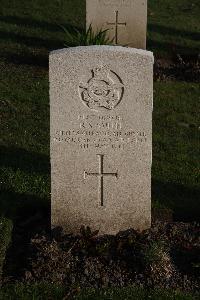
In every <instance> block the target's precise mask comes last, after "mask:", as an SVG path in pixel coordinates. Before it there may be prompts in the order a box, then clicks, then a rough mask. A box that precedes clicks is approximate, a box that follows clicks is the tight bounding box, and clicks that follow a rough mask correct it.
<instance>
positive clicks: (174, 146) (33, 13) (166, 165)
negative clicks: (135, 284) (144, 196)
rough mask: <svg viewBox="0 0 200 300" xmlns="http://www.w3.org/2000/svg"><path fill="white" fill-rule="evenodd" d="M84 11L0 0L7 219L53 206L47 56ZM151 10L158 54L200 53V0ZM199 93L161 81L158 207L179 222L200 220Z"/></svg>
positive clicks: (37, 1) (54, 0)
mask: <svg viewBox="0 0 200 300" xmlns="http://www.w3.org/2000/svg"><path fill="white" fill-rule="evenodd" d="M84 15H85V7H84V1H82V0H51V1H50V0H45V1H44V0H29V1H27V0H0V107H1V112H0V117H1V123H0V124H1V125H0V126H1V128H0V130H1V136H0V145H1V146H0V178H1V180H0V197H1V198H0V216H1V215H2V216H5V217H7V218H9V219H11V220H13V221H15V220H18V219H19V218H27V219H28V218H29V217H30V216H31V215H33V214H35V213H37V212H38V211H40V210H43V211H48V208H49V204H50V163H49V95H48V53H49V51H50V50H53V49H58V48H62V47H63V43H64V33H63V32H62V30H61V29H60V27H59V25H61V24H62V25H64V26H65V27H66V28H68V29H70V28H71V27H72V26H77V27H78V28H82V29H83V28H84V23H85V22H84ZM148 15H149V16H148V42H147V44H148V49H150V50H153V51H154V52H155V54H156V56H158V57H164V58H165V57H171V56H173V54H174V52H177V53H181V54H182V53H183V54H186V53H187V54H189V55H191V56H192V55H193V54H195V53H197V52H198V51H199V49H200V37H199V31H200V18H199V16H200V2H199V0H193V1H191V0H165V1H163V0H149V9H148ZM199 92H200V90H199V86H198V84H195V83H192V82H191V83H185V82H176V81H173V82H157V83H155V85H154V115H153V119H154V121H153V170H152V175H153V186H152V199H153V206H155V207H168V208H171V209H172V210H173V211H174V215H175V217H176V219H177V220H186V221H187V220H197V219H198V218H199V217H200V203H199V200H200V170H199V160H200V147H199V145H200V131H199V130H198V126H199V123H200V116H199V113H198V112H199V100H200V99H199ZM182 123H184V124H185V123H186V124H193V125H194V126H192V127H184V126H182V125H180V124H182ZM0 299H1V298H0ZM5 299H6V298H5ZM16 299H17V298H16ZM35 299H36V298H35ZM55 299H56V298H55ZM84 299H85V298H84ZM86 299H90V298H86ZM97 299H98V298H97ZM116 299H117V298H116ZM130 299H132V298H130ZM133 299H134V298H133ZM152 299H154V298H152ZM155 299H157V298H155ZM163 299H165V298H163ZM169 299H170V298H169ZM177 299H179V298H177ZM181 299H184V298H181ZM186 299H187V298H186ZM188 299H190V298H188Z"/></svg>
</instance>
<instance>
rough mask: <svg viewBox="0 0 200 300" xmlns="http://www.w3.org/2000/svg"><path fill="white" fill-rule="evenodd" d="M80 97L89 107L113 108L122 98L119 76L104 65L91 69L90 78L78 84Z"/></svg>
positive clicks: (122, 87)
mask: <svg viewBox="0 0 200 300" xmlns="http://www.w3.org/2000/svg"><path fill="white" fill-rule="evenodd" d="M79 89H80V95H81V99H82V100H83V101H84V103H85V104H86V105H87V106H88V107H89V108H91V109H98V108H101V107H103V108H106V109H109V110H111V109H114V108H115V107H116V106H117V105H118V104H119V102H120V101H121V100H122V97H123V94H124V85H123V83H122V80H121V78H120V77H119V76H118V75H117V74H116V73H115V72H113V71H111V70H109V69H108V68H106V67H105V66H103V67H97V68H95V69H93V70H92V78H90V79H89V80H88V82H87V83H81V84H80V85H79Z"/></svg>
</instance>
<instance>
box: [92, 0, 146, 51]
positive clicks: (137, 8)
mask: <svg viewBox="0 0 200 300" xmlns="http://www.w3.org/2000/svg"><path fill="white" fill-rule="evenodd" d="M90 24H91V25H92V28H93V30H94V31H95V32H96V31H98V30H100V29H109V31H108V36H109V38H110V39H111V40H113V42H114V43H115V44H117V45H123V46H125V45H127V46H129V47H133V48H139V49H146V28H147V0H86V26H87V28H88V27H89V26H90Z"/></svg>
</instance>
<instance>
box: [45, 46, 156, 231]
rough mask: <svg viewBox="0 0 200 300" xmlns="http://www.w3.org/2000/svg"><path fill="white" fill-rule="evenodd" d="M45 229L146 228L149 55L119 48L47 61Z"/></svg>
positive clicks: (57, 54) (72, 52) (60, 54)
mask: <svg viewBox="0 0 200 300" xmlns="http://www.w3.org/2000/svg"><path fill="white" fill-rule="evenodd" d="M50 98H51V104H50V106H51V169H52V175H51V176H52V188H51V192H52V226H63V227H64V229H65V231H66V232H68V233H69V232H73V233H77V232H78V231H79V229H80V227H81V225H85V226H90V227H91V228H92V229H99V230H100V234H104V233H107V234H114V233H116V232H118V231H120V230H125V229H128V228H130V227H132V228H135V229H138V230H142V229H145V228H148V227H149V226H150V222H151V152H152V104H153V103H152V100H153V55H152V53H151V52H148V51H144V50H137V49H132V48H124V47H119V46H116V47H114V46H90V47H77V48H69V49H63V50H57V51H53V52H52V53H51V54H50Z"/></svg>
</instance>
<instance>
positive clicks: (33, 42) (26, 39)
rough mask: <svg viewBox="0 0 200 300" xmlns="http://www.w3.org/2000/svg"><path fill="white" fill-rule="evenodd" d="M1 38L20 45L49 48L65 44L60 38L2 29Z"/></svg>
mask: <svg viewBox="0 0 200 300" xmlns="http://www.w3.org/2000/svg"><path fill="white" fill-rule="evenodd" d="M0 37H1V40H3V41H4V42H5V41H10V40H11V41H12V42H14V43H18V44H20V45H25V46H28V47H32V48H37V47H44V48H46V49H48V50H53V49H57V48H60V47H62V46H63V42H62V41H61V40H58V39H48V38H42V37H34V36H28V35H27V36H26V35H24V34H23V33H14V32H4V31H0Z"/></svg>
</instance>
